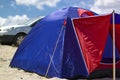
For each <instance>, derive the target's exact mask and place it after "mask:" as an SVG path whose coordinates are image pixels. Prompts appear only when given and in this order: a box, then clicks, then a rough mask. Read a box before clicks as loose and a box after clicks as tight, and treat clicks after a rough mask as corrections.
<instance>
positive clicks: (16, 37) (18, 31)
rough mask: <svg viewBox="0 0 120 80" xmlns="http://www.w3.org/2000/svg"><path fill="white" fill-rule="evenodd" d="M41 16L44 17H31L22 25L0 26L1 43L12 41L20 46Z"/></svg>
mask: <svg viewBox="0 0 120 80" xmlns="http://www.w3.org/2000/svg"><path fill="white" fill-rule="evenodd" d="M41 18H42V17H38V18H34V19H31V20H29V21H27V22H26V23H25V24H22V25H11V26H4V27H0V43H10V44H14V45H15V46H19V45H20V43H21V42H22V40H23V39H24V37H25V36H26V35H27V34H28V32H29V31H30V30H31V28H32V27H34V26H35V24H36V23H37V22H38V21H39V20H40V19H41Z"/></svg>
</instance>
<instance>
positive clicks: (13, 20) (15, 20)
mask: <svg viewBox="0 0 120 80" xmlns="http://www.w3.org/2000/svg"><path fill="white" fill-rule="evenodd" d="M28 19H29V18H28V16H27V15H22V16H20V15H16V16H8V17H7V18H3V17H0V21H1V22H0V26H4V25H15V24H20V23H23V22H25V21H26V20H28Z"/></svg>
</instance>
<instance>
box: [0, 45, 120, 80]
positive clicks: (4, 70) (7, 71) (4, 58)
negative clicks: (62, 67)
mask: <svg viewBox="0 0 120 80" xmlns="http://www.w3.org/2000/svg"><path fill="white" fill-rule="evenodd" d="M16 50H17V47H13V46H10V45H1V44H0V80H67V79H60V78H56V77H55V78H49V79H48V78H45V77H42V76H40V75H37V74H35V73H30V72H25V71H24V70H19V69H17V68H11V67H9V64H10V61H11V60H12V58H13V56H14V54H15V51H16ZM78 80H83V79H78ZM94 80H112V79H111V78H103V79H94ZM116 80H120V79H116Z"/></svg>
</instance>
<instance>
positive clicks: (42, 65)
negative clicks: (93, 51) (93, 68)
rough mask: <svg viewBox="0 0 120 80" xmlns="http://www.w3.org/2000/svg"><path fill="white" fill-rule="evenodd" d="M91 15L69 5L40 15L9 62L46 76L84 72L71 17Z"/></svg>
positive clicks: (84, 68)
mask: <svg viewBox="0 0 120 80" xmlns="http://www.w3.org/2000/svg"><path fill="white" fill-rule="evenodd" d="M91 15H95V13H93V12H91V11H89V10H85V9H82V8H78V7H69V8H63V9H60V10H58V11H56V12H53V13H52V14H50V15H48V16H46V17H44V18H43V19H41V20H40V21H39V22H38V24H37V25H36V26H35V27H34V28H33V29H32V30H31V31H30V32H29V34H28V35H27V36H26V38H25V39H24V40H23V42H22V43H21V45H20V46H19V48H18V50H17V51H16V53H15V55H14V58H13V60H12V61H11V64H10V66H11V67H17V68H21V69H24V70H26V71H30V72H35V73H37V74H40V75H43V76H47V77H62V78H70V77H73V76H76V75H88V74H89V73H88V71H87V69H86V66H85V64H84V61H83V58H82V55H81V51H80V49H79V45H78V43H77V40H76V38H75V33H74V30H73V28H72V23H71V18H76V17H84V16H91ZM66 23H67V24H66ZM66 26H67V27H66ZM78 63H79V64H78Z"/></svg>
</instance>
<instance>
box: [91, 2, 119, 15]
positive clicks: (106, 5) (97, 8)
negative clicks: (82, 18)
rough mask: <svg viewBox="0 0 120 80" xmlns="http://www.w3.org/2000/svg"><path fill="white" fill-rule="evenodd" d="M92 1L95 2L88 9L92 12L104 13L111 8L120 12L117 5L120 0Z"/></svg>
mask: <svg viewBox="0 0 120 80" xmlns="http://www.w3.org/2000/svg"><path fill="white" fill-rule="evenodd" d="M94 1H95V3H94V5H93V6H92V7H91V9H90V10H92V11H94V12H97V13H100V14H104V13H110V12H112V11H113V10H115V12H117V13H120V7H119V3H120V0H94Z"/></svg>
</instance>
